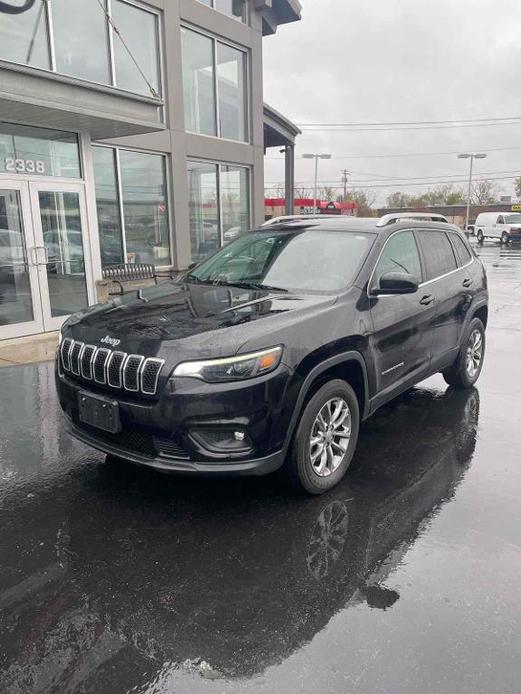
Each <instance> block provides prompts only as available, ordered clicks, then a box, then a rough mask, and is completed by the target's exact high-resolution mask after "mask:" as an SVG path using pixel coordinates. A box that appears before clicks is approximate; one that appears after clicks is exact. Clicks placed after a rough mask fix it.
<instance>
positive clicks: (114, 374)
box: [107, 352, 127, 388]
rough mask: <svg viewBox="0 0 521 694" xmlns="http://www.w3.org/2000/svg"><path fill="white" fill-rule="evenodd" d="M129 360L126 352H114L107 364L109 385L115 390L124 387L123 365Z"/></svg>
mask: <svg viewBox="0 0 521 694" xmlns="http://www.w3.org/2000/svg"><path fill="white" fill-rule="evenodd" d="M126 358H127V354H126V352H112V355H111V356H110V357H109V359H108V362H107V383H108V384H109V386H112V387H113V388H121V387H122V386H123V373H122V372H123V363H124V361H125V359H126Z"/></svg>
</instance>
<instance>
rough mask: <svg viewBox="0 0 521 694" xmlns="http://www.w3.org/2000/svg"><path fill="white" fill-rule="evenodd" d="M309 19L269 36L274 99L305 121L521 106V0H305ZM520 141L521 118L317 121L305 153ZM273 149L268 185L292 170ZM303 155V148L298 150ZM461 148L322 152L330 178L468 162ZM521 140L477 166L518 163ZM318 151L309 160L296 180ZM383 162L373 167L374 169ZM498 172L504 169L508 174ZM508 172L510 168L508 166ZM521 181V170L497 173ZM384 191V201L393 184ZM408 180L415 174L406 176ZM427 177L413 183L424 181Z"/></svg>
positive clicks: (269, 96)
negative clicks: (342, 128) (459, 154)
mask: <svg viewBox="0 0 521 694" xmlns="http://www.w3.org/2000/svg"><path fill="white" fill-rule="evenodd" d="M303 5H304V9H303V20H302V21H301V22H299V23H296V24H293V25H288V26H283V27H280V28H279V31H278V34H277V35H276V36H274V37H270V38H268V39H265V41H264V70H265V99H266V101H267V102H268V103H270V104H272V105H273V106H274V107H275V108H277V109H278V110H279V111H282V112H283V113H284V114H285V115H286V116H288V117H289V118H291V119H292V120H294V121H296V122H317V123H318V122H368V121H369V122H378V121H414V120H441V119H451V118H452V119H456V118H462V119H468V118H486V117H497V118H499V117H504V116H515V115H521V92H520V90H519V89H518V86H517V85H518V79H519V77H518V73H519V65H520V64H521V41H520V40H519V37H520V36H521V5H519V2H515V1H514V0H503V2H501V3H498V2H497V0H496V1H494V0H474V2H469V0H437V1H436V2H434V0H376V1H375V2H371V3H369V2H367V1H363V0H356V1H353V2H347V1H346V0H304V2H303ZM513 146H519V147H521V125H506V126H498V127H479V128H478V127H476V128H474V127H473V128H459V129H453V128H451V129H446V130H420V131H414V132H411V131H402V132H351V133H345V132H344V133H323V132H306V133H304V134H303V135H302V136H301V137H300V138H299V141H298V153H300V154H301V153H302V152H304V151H324V152H329V153H331V154H332V155H333V156H335V157H340V156H347V155H370V154H394V153H415V152H436V151H441V152H445V151H452V150H461V151H463V150H480V149H491V148H496V147H513ZM278 156H279V155H278V154H277V150H271V151H268V154H267V161H266V181H267V187H269V186H270V185H271V182H274V181H281V180H282V177H283V168H282V162H281V161H276V160H274V158H277V157H278ZM297 156H298V155H297ZM467 166H468V163H467V162H464V161H461V160H457V159H456V157H455V156H454V155H440V156H428V157H414V158H413V157H411V158H403V159H400V158H390V159H372V158H367V159H365V158H364V159H358V158H357V159H334V160H332V161H331V162H322V163H321V169H320V178H321V180H322V182H327V183H329V182H332V183H336V184H337V185H340V170H341V169H343V168H347V169H349V170H350V171H351V172H352V175H351V178H352V180H353V182H354V181H367V180H368V179H376V177H377V176H380V177H385V176H389V177H403V176H405V177H421V176H446V175H448V174H460V173H461V174H462V175H465V174H466V172H467ZM517 167H519V171H520V174H521V149H519V150H512V151H505V152H490V153H489V154H488V158H487V159H486V160H484V161H482V162H479V163H478V164H477V171H478V173H479V171H480V170H481V171H483V172H496V171H512V170H516V169H517ZM312 169H313V162H310V161H302V160H300V161H299V160H298V162H297V181H310V180H311V179H312V176H313V173H312ZM368 174H372V175H368ZM498 175H499V174H498ZM505 175H508V174H505ZM497 186H498V188H499V189H500V190H501V191H502V192H505V193H508V194H510V193H513V186H512V181H510V180H503V181H497ZM396 189H397V188H395V187H393V188H391V189H389V190H385V189H375V190H377V191H378V200H379V202H383V201H384V200H385V197H386V195H387V194H388V193H389V192H390V190H396ZM402 189H403V190H405V189H406V186H405V185H403V186H402ZM423 189H424V188H422V189H419V188H417V187H412V188H409V190H411V191H412V190H423Z"/></svg>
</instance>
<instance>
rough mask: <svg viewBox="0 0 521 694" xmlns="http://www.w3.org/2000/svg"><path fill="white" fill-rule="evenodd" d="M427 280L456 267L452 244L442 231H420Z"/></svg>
mask: <svg viewBox="0 0 521 694" xmlns="http://www.w3.org/2000/svg"><path fill="white" fill-rule="evenodd" d="M419 234H420V240H421V245H422V249H423V255H424V257H425V270H426V275H427V278H426V279H427V281H428V280H433V279H435V278H436V277H441V275H445V274H447V272H452V270H455V269H456V268H457V264H456V257H455V255H454V251H453V250H452V245H451V243H450V241H449V239H448V237H447V234H446V233H445V232H444V231H420V232H419Z"/></svg>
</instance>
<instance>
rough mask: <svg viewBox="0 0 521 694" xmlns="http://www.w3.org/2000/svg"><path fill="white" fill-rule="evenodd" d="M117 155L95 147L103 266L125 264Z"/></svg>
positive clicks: (97, 205) (93, 150)
mask: <svg viewBox="0 0 521 694" xmlns="http://www.w3.org/2000/svg"><path fill="white" fill-rule="evenodd" d="M115 156H116V150H114V149H112V148H111V147H93V148H92V157H93V161H94V182H95V186H96V208H97V211H98V229H99V242H100V252H101V264H102V265H103V266H105V265H117V264H118V263H123V262H124V254H123V234H122V229H121V217H120V213H119V198H118V183H117V177H116V163H115Z"/></svg>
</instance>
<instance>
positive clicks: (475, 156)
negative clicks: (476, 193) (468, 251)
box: [458, 152, 487, 234]
mask: <svg viewBox="0 0 521 694" xmlns="http://www.w3.org/2000/svg"><path fill="white" fill-rule="evenodd" d="M486 158H487V155H486V154H484V153H482V152H463V153H462V154H458V159H470V171H469V192H468V195H467V216H466V218H465V231H466V232H467V234H468V233H469V216H470V196H471V195H472V168H473V164H474V159H486Z"/></svg>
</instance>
